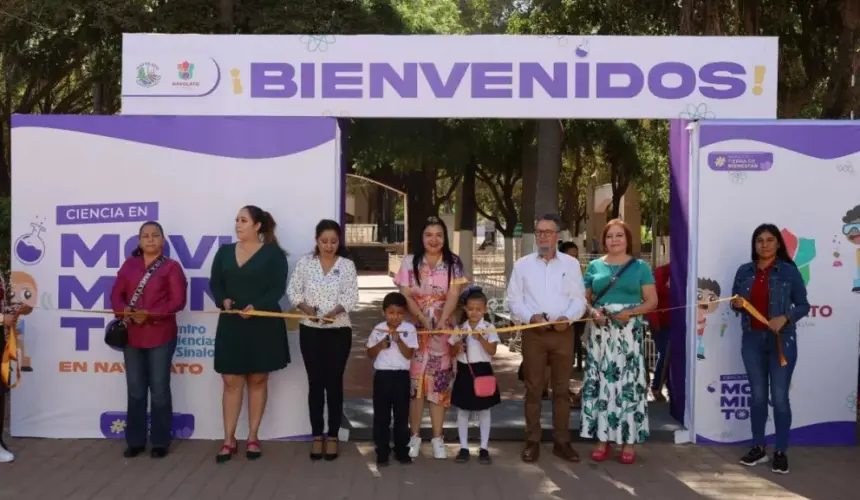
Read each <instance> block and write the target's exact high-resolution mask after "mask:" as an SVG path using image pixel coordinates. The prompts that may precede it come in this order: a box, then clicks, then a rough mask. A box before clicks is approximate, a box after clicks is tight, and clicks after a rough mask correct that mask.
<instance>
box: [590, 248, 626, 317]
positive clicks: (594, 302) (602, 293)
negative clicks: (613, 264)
mask: <svg viewBox="0 0 860 500" xmlns="http://www.w3.org/2000/svg"><path fill="white" fill-rule="evenodd" d="M634 262H636V259H632V258H631V259H630V260H628V261H627V263H626V264H624V267H622V268H621V269H619V270H618V272H617V273H615V275H614V276H612V279H610V280H609V284H608V285H606V288H604V289H603V290H601V291H600V293H598V294H597V296H596V297H594V298H593V299H591V307H595V306H596V305H597V303H598V302H599V301H600V299H602V298H603V297H604V296H605V295H606V293H607V292H609V290H611V289H612V287H613V286H615V283H616V282H617V281H618V278H620V277H621V275H622V274H624V272H625V271H627V270H628V269H629V268H630V266H632V265H633V263H634Z"/></svg>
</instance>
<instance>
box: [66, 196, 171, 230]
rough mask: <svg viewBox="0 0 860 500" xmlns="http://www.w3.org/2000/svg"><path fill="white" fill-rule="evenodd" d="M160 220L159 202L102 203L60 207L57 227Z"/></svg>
mask: <svg viewBox="0 0 860 500" xmlns="http://www.w3.org/2000/svg"><path fill="white" fill-rule="evenodd" d="M149 220H158V202H157V201H142V202H133V203H100V204H95V205H60V206H58V207H57V225H58V226H69V225H77V224H108V223H112V222H146V221H149Z"/></svg>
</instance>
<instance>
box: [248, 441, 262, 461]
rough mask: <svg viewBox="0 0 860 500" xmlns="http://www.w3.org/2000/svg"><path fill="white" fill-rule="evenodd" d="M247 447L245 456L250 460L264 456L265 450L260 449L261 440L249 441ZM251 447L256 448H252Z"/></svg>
mask: <svg viewBox="0 0 860 500" xmlns="http://www.w3.org/2000/svg"><path fill="white" fill-rule="evenodd" d="M245 447H246V448H247V451H245V456H246V457H247V458H248V460H257V459H258V458H260V457H262V456H263V451H262V450H261V449H260V441H258V440H256V439H255V440H253V441H248V442H247V443H246V444H245ZM251 448H256V450H252V449H251Z"/></svg>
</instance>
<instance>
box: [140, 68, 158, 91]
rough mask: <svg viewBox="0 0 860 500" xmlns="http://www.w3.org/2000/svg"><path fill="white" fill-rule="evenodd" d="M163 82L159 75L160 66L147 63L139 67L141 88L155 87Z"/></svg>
mask: <svg viewBox="0 0 860 500" xmlns="http://www.w3.org/2000/svg"><path fill="white" fill-rule="evenodd" d="M160 81H161V75H159V74H158V65H157V64H153V63H149V62H145V63H143V64H140V65H138V67H137V84H138V85H140V86H141V87H146V88H149V87H154V86H156V85H158V82H160Z"/></svg>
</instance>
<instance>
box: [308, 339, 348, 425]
mask: <svg viewBox="0 0 860 500" xmlns="http://www.w3.org/2000/svg"><path fill="white" fill-rule="evenodd" d="M299 347H300V348H301V351H302V358H303V359H304V362H305V371H306V372H307V374H308V411H309V413H310V417H311V432H312V433H313V435H314V436H315V437H316V436H322V435H323V429H324V428H325V421H324V419H323V413H324V411H325V405H326V403H328V436H329V437H337V433H338V431H339V430H340V424H341V421H342V420H343V373H344V371H345V370H346V362H347V360H348V359H349V351H350V349H352V328H348V327H343V328H314V327H310V326H305V325H300V326H299Z"/></svg>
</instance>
